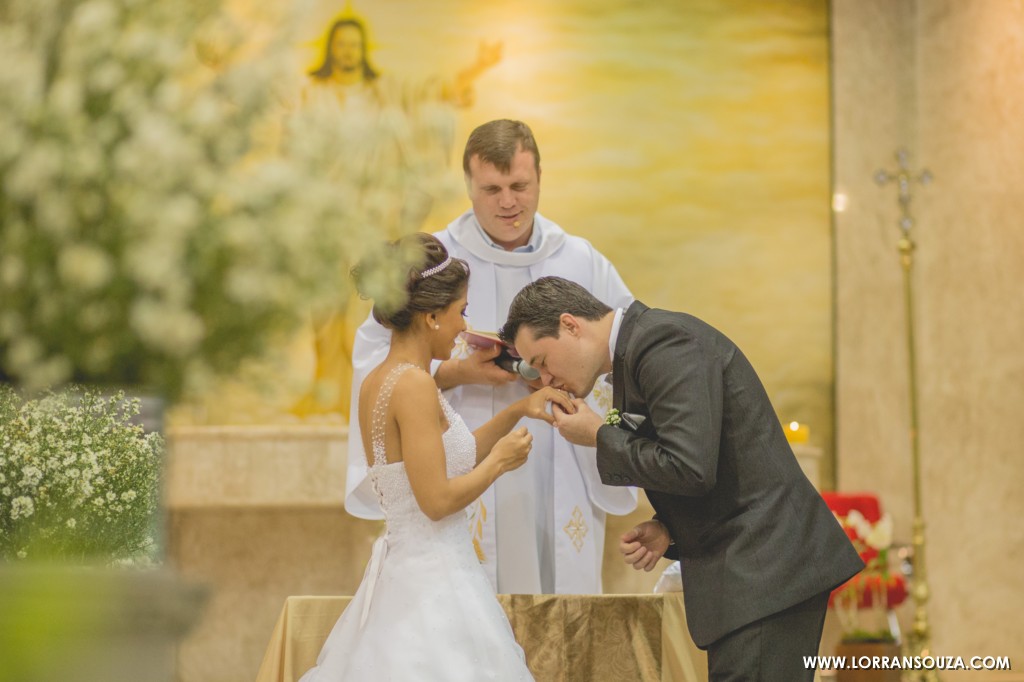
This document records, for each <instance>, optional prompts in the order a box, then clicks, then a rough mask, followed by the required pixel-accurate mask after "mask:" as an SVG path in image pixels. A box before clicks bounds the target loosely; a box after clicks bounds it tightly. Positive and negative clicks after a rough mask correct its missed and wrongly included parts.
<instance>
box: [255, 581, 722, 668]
mask: <svg viewBox="0 0 1024 682" xmlns="http://www.w3.org/2000/svg"><path fill="white" fill-rule="evenodd" d="M349 601H351V597H289V598H288V599H287V600H286V601H285V605H284V609H283V610H282V611H281V616H280V618H278V620H277V625H276V626H275V627H274V633H273V635H272V636H271V639H270V644H269V645H268V646H267V651H266V654H265V655H264V657H263V663H262V665H261V666H260V671H259V674H258V675H257V678H256V680H257V682H295V680H297V679H298V678H299V677H301V676H302V674H303V673H304V672H305V671H306V670H308V669H309V668H311V667H312V666H313V665H314V664H315V663H316V657H317V655H318V654H319V653H320V649H321V647H322V646H323V643H324V641H325V640H326V639H327V635H328V634H329V633H330V631H331V628H333V627H334V623H335V622H336V621H337V620H338V617H339V616H340V615H341V613H342V611H344V610H345V607H346V606H347V605H348V603H349ZM498 601H500V602H501V605H502V607H503V608H504V609H505V613H506V614H508V618H509V621H510V622H511V623H512V629H513V630H514V631H515V634H516V639H517V640H518V641H519V643H520V644H521V645H522V647H523V649H524V650H525V652H526V662H527V664H528V665H529V667H530V670H531V672H533V675H534V677H535V678H537V680H538V682H605V681H607V682H623V681H624V680H629V681H631V682H632V681H638V682H706V680H707V659H706V657H705V654H704V652H702V651H700V650H699V649H697V647H696V646H695V645H694V644H693V641H692V640H691V639H690V635H689V633H688V632H687V630H686V614H685V613H684V611H683V597H682V595H681V594H679V593H668V594H664V595H662V594H643V595H533V594H511V595H510V594H502V595H498Z"/></svg>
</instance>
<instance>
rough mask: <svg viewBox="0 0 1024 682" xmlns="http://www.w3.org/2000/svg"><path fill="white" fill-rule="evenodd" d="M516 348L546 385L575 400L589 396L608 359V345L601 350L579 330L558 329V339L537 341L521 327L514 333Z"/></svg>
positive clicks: (532, 334) (549, 338) (528, 330)
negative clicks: (573, 397)
mask: <svg viewBox="0 0 1024 682" xmlns="http://www.w3.org/2000/svg"><path fill="white" fill-rule="evenodd" d="M515 347H516V351H517V352H518V353H519V354H520V355H521V356H522V357H523V358H524V359H525V360H526V361H527V362H528V363H529V364H530V366H532V367H535V368H536V369H537V371H539V372H540V379H541V382H543V384H544V385H545V386H552V387H554V388H557V389H559V390H562V391H567V392H569V393H571V394H573V395H574V396H576V397H577V398H585V397H586V396H588V395H590V392H591V391H592V390H593V389H594V384H595V383H596V382H597V378H598V377H599V376H600V375H601V374H602V373H603V372H602V371H601V367H602V365H603V364H605V360H606V359H607V357H608V344H607V342H605V343H604V347H603V348H601V347H600V346H599V345H596V343H595V341H594V339H593V338H592V337H590V336H587V335H584V334H580V333H579V330H578V328H577V329H572V328H567V327H565V326H563V327H561V328H560V329H559V334H558V336H557V337H554V336H545V337H542V338H539V339H538V338H536V337H535V336H534V331H533V329H532V328H530V327H529V326H527V325H525V324H524V325H522V326H521V327H520V328H519V331H518V333H517V334H516V339H515Z"/></svg>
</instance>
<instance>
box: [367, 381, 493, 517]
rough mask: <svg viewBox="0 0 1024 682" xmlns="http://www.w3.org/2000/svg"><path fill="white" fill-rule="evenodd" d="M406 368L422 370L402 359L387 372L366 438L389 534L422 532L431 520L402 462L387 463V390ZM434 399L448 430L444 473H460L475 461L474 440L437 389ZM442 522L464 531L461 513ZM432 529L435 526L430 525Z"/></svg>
mask: <svg viewBox="0 0 1024 682" xmlns="http://www.w3.org/2000/svg"><path fill="white" fill-rule="evenodd" d="M409 370H413V371H423V370H421V369H419V368H417V367H416V366H415V365H411V364H404V363H403V364H400V365H398V366H396V367H394V368H393V369H392V370H391V371H390V372H388V375H387V376H386V377H385V378H384V381H383V383H382V384H381V389H380V392H379V393H378V395H377V401H376V403H375V404H374V408H373V413H372V416H371V431H370V442H371V446H372V448H373V466H371V467H370V471H369V476H370V480H371V481H372V482H373V489H374V491H376V493H377V498H378V499H379V500H380V507H381V509H382V510H384V517H385V519H387V526H388V534H389V535H392V534H394V533H404V532H405V531H410V532H414V533H422V532H424V531H425V530H427V528H428V527H430V526H433V525H434V524H435V522H433V521H431V520H430V519H429V518H428V517H427V516H426V515H425V514H424V513H423V512H422V510H421V509H420V507H419V504H418V503H417V502H416V498H415V496H414V495H413V492H412V487H411V486H410V484H409V477H408V476H407V475H406V472H405V463H404V462H392V463H391V464H388V463H387V455H386V449H385V448H386V444H385V433H386V426H387V413H388V405H389V404H390V403H391V393H392V391H393V390H394V388H395V384H396V383H398V379H399V377H400V376H401V375H402V374H403V373H404V372H406V371H409ZM437 399H438V400H439V401H440V403H441V408H442V410H444V416H445V419H447V421H448V430H447V431H445V432H444V435H443V436H442V441H443V443H444V452H445V461H446V464H447V471H448V477H449V478H452V477H454V476H461V475H463V474H466V473H469V472H470V471H471V470H472V469H473V467H474V466H475V465H476V440H475V439H474V437H473V434H472V432H471V431H470V430H469V428H468V427H467V426H466V424H465V422H464V421H463V420H462V417H460V416H459V415H458V414H457V413H456V412H455V410H453V409H452V407H451V405H449V404H448V401H447V400H445V398H444V396H443V395H442V394H441V391H440V390H438V392H437ZM446 522H451V523H453V524H455V525H457V527H458V528H459V529H460V531H461V532H463V533H464V532H466V528H465V526H466V517H465V514H464V513H462V512H459V513H456V514H452V515H451V516H449V517H448V518H446V519H442V520H441V521H439V522H437V523H439V524H445V525H447V524H446ZM433 530H437V528H436V527H434V528H433Z"/></svg>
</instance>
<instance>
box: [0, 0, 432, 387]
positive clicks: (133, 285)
mask: <svg viewBox="0 0 1024 682" xmlns="http://www.w3.org/2000/svg"><path fill="white" fill-rule="evenodd" d="M218 4H219V3H216V2H211V1H210V0H183V1H182V2H174V3H168V2H164V1H162V0H11V2H8V3H5V6H4V9H3V10H2V11H0V130H3V131H4V132H3V134H2V135H0V380H2V379H4V378H5V377H6V378H7V379H15V380H17V381H18V382H19V383H20V384H21V385H23V386H24V387H26V388H28V389H30V390H34V389H39V388H42V387H46V386H51V385H56V384H60V383H62V382H65V381H68V380H75V381H78V382H102V383H106V384H114V385H139V384H142V385H146V386H149V387H150V388H151V389H152V390H154V391H156V392H158V393H162V394H164V395H167V396H169V397H171V398H174V397H176V395H178V394H179V393H180V392H181V391H182V390H183V388H185V387H187V386H189V385H192V384H197V383H198V384H201V383H203V381H205V380H208V379H209V378H211V377H212V376H216V375H223V374H226V373H230V372H232V371H233V370H235V369H236V368H237V367H238V365H239V364H240V363H241V362H242V361H243V360H245V359H247V358H249V357H253V356H258V355H259V354H261V353H262V352H263V351H264V350H265V348H266V346H268V344H272V343H275V342H278V340H279V339H281V338H282V337H286V336H287V335H288V334H290V333H292V331H293V330H294V329H295V328H296V326H297V325H298V324H300V323H302V322H304V321H305V320H307V319H308V313H309V311H310V310H311V309H319V310H324V309H333V308H335V307H336V306H338V305H339V303H340V302H341V301H344V300H345V299H346V297H347V294H348V291H349V289H348V287H349V283H348V277H347V273H348V269H349V265H350V264H351V263H353V262H354V261H355V260H356V259H358V258H359V257H360V256H361V255H362V254H363V253H364V252H365V251H366V250H367V246H366V245H367V244H375V243H378V242H380V241H382V239H383V238H384V237H385V236H391V237H394V236H397V234H395V233H400V232H407V231H412V230H413V229H418V227H419V223H415V222H414V223H412V224H410V221H409V220H408V216H407V215H402V214H403V210H402V208H403V206H405V205H406V204H407V203H408V202H409V201H410V194H411V191H410V189H412V190H413V191H415V192H416V193H418V197H417V199H416V200H417V201H420V202H422V201H423V200H424V199H423V197H424V196H429V194H430V191H432V189H434V188H436V187H438V186H441V185H443V182H441V183H440V185H439V183H438V181H437V177H438V176H439V175H441V174H443V173H444V171H446V170H448V169H447V168H445V162H444V159H443V156H442V157H441V158H442V162H441V163H437V162H432V163H428V162H425V161H424V160H425V159H427V158H430V154H431V153H433V154H434V155H435V156H437V155H436V147H435V148H433V151H432V152H431V151H430V149H431V148H430V145H429V144H425V145H424V144H408V145H407V146H406V147H403V149H401V150H400V152H401V154H400V155H396V156H401V158H402V159H404V163H403V164H402V165H398V166H396V165H390V166H387V167H383V168H382V167H373V166H372V165H367V164H364V163H358V162H357V161H358V159H360V158H365V157H366V156H367V155H373V154H375V153H376V151H375V150H376V148H377V146H379V145H377V142H379V141H380V138H382V137H386V138H387V141H388V142H389V143H390V142H394V141H396V140H397V141H399V142H401V143H402V144H403V145H405V144H406V143H409V142H410V141H411V142H417V141H418V139H419V137H421V136H422V135H423V134H426V133H425V132H424V131H427V130H429V129H431V128H432V127H434V128H436V127H437V126H436V120H434V119H436V117H437V116H438V115H439V110H437V109H436V108H435V109H430V110H424V111H423V112H421V113H422V114H423V115H424V117H426V118H424V122H423V125H422V126H420V127H417V125H416V123H415V121H414V118H413V117H412V116H411V114H410V112H408V111H405V112H404V113H403V115H404V118H403V117H402V116H391V117H384V116H382V115H380V112H363V113H362V114H361V118H360V116H359V115H356V114H353V113H351V112H350V113H349V114H348V115H347V119H346V123H345V125H346V126H348V130H349V134H347V135H345V134H341V133H342V132H343V131H342V130H340V129H339V124H338V123H337V121H335V123H334V124H333V125H328V124H325V123H324V122H323V121H322V120H321V119H315V118H314V117H313V116H312V114H308V115H307V114H303V113H302V112H298V111H293V112H290V115H289V116H288V117H287V120H285V118H286V116H285V113H288V112H282V111H281V107H280V101H279V95H280V93H281V84H282V83H286V82H287V81H288V79H289V77H290V75H294V74H291V72H289V73H283V70H284V69H288V68H291V66H290V65H291V62H290V61H289V60H288V59H285V58H282V50H287V49H291V48H290V45H291V44H292V43H290V42H289V41H290V40H291V39H290V38H289V36H288V33H287V31H286V30H285V29H282V31H281V35H280V36H279V39H278V40H276V41H271V44H270V45H269V46H264V47H262V48H259V49H256V48H254V47H253V46H251V45H244V40H243V38H242V37H239V35H238V32H237V31H235V32H232V31H230V30H223V27H224V25H225V24H230V20H229V19H227V18H226V17H225V15H224V14H223V13H219V12H218V11H217V9H216V8H217V6H218ZM211 27H212V28H211ZM197 41H198V43H199V44H197ZM203 41H205V42H203ZM243 54H244V57H243V56H242V55H243ZM204 55H205V56H204ZM200 58H203V59H205V61H206V62H207V64H203V63H202V62H201V61H200ZM211 65H212V66H211ZM431 117H433V118H431ZM321 118H322V117H321ZM383 121H387V124H386V125H385V124H384V123H383ZM398 129H400V130H398ZM396 130H397V131H398V132H396ZM268 131H270V132H268ZM352 131H355V132H352ZM375 145H377V146H375ZM420 148H422V149H424V150H426V151H423V153H422V154H419V155H418V156H417V154H416V153H414V152H415V149H420ZM405 213H408V212H407V211H406V212H405ZM402 220H404V221H405V222H401V221H402Z"/></svg>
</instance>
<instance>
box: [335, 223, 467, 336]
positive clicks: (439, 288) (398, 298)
mask: <svg viewBox="0 0 1024 682" xmlns="http://www.w3.org/2000/svg"><path fill="white" fill-rule="evenodd" d="M352 279H354V280H355V283H356V290H357V291H358V292H359V295H360V296H361V297H363V298H364V299H365V298H368V299H373V319H375V320H377V322H379V323H380V324H382V325H384V326H385V327H387V328H388V329H393V330H395V331H404V330H406V329H408V328H409V325H411V324H412V320H413V316H414V315H415V314H416V313H432V312H436V311H438V310H443V309H444V308H447V307H448V306H449V305H451V303H452V301H454V300H455V299H457V298H458V297H459V296H461V295H462V293H463V292H464V291H465V290H466V286H467V285H468V283H469V264H468V263H466V261H464V260H462V259H461V258H452V257H451V256H449V255H448V250H447V249H446V248H444V244H442V243H441V242H440V241H438V239H437V237H435V236H433V235H430V234H427V233H425V232H416V233H413V234H410V235H407V236H405V237H402V238H401V239H399V240H397V241H394V242H391V243H390V244H388V245H387V246H386V247H385V248H384V249H383V250H381V251H380V252H378V253H374V254H371V255H370V256H368V257H366V258H364V259H363V260H362V261H361V262H360V263H359V265H357V266H356V267H354V268H352Z"/></svg>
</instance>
